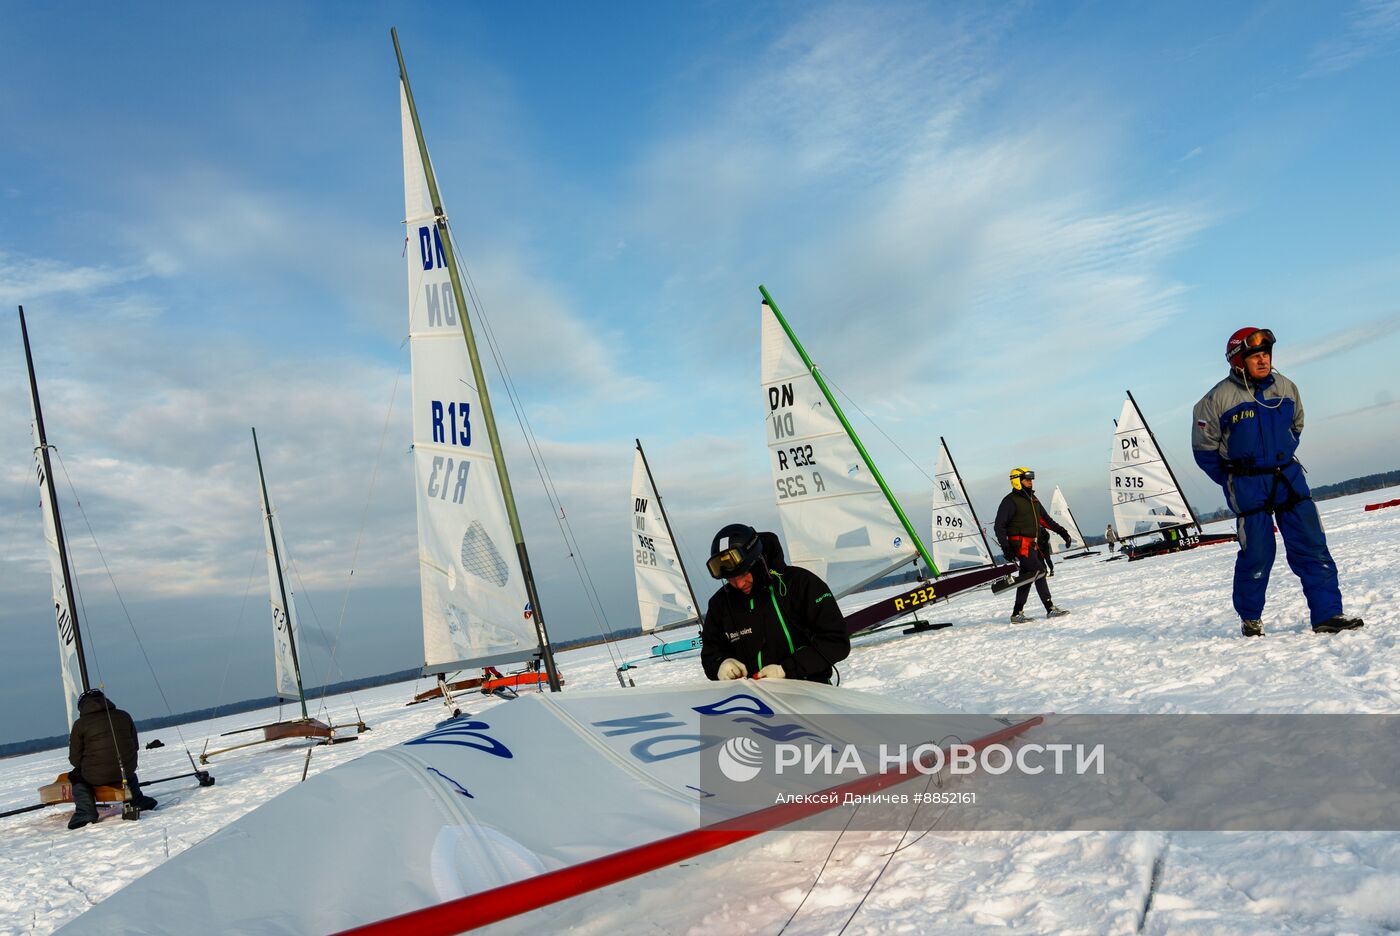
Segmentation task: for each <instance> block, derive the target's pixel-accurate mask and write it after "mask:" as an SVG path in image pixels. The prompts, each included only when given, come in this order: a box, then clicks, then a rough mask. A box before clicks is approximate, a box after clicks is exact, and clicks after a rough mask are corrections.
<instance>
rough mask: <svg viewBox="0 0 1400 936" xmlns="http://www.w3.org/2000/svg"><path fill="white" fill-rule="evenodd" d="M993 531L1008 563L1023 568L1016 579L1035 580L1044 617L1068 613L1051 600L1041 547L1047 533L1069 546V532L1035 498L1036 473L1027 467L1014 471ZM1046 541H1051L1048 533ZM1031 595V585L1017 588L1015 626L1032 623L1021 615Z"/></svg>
mask: <svg viewBox="0 0 1400 936" xmlns="http://www.w3.org/2000/svg"><path fill="white" fill-rule="evenodd" d="M992 529H993V531H995V533H996V537H997V543H999V544H1000V545H1001V551H1002V552H1003V553H1005V554H1006V559H1007V561H1008V562H1015V563H1018V564H1019V565H1020V567H1021V569H1020V574H1019V575H1018V576H1017V578H1020V579H1030V578H1034V579H1035V592H1036V594H1037V595H1039V596H1040V603H1041V604H1043V605H1045V616H1046V617H1048V618H1052V617H1060V616H1062V615H1065V614H1069V612H1068V611H1066V610H1064V609H1063V608H1057V607H1055V603H1054V602H1053V601H1051V600H1050V585H1049V583H1047V582H1046V581H1045V576H1044V575H1042V574H1041V573H1043V572H1045V571H1047V570H1046V565H1045V557H1044V554H1043V552H1042V548H1043V547H1042V546H1041V545H1040V537H1041V534H1042V533H1046V532H1047V531H1048V533H1055V534H1058V535H1059V536H1060V538H1061V539H1063V540H1064V541H1065V545H1066V546H1068V545H1069V544H1070V537H1069V531H1068V530H1066V529H1065V528H1064V527H1062V526H1060V525H1059V524H1058V523H1056V522H1055V520H1054V518H1052V517H1050V516H1049V515H1048V514H1047V512H1046V510H1045V507H1044V506H1043V505H1042V504H1041V503H1040V501H1039V500H1038V499H1037V498H1036V496H1035V472H1034V471H1031V470H1030V469H1029V468H1025V467H1021V468H1012V469H1011V493H1010V494H1007V495H1006V496H1005V497H1003V498H1002V500H1001V506H1000V507H998V508H997V519H996V522H995V523H994V524H992ZM1046 542H1047V543H1048V542H1049V536H1048V534H1047V536H1046ZM1030 594H1031V583H1030V582H1026V584H1024V585H1022V586H1021V587H1020V588H1018V589H1016V605H1015V607H1014V608H1012V610H1011V623H1012V624H1026V623H1028V622H1029V621H1030V618H1028V617H1026V616H1025V615H1024V614H1023V613H1022V611H1024V610H1025V607H1026V599H1027V598H1029V597H1030Z"/></svg>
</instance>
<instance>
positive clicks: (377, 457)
mask: <svg viewBox="0 0 1400 936" xmlns="http://www.w3.org/2000/svg"><path fill="white" fill-rule="evenodd" d="M405 249H407V248H406V247H405ZM407 346H408V339H407V338H405V339H404V341H403V344H401V345H400V346H399V357H400V359H402V358H403V351H404V348H406V347H407ZM410 366H411V365H410ZM402 380H403V366H402V364H400V366H399V367H398V369H397V372H396V373H395V374H394V388H393V390H391V391H390V393H389V407H388V409H387V410H385V412H384V425H383V427H382V428H381V429H380V430H379V446H378V448H377V449H376V450H375V453H374V470H373V471H372V472H370V478H369V490H368V491H367V492H365V503H364V506H363V507H361V508H360V529H359V531H358V532H357V533H356V534H355V548H354V549H353V550H352V551H351V553H350V574H349V575H348V576H347V577H346V580H345V597H344V598H343V599H342V600H341V602H340V620H339V622H337V623H336V626H335V640H334V642H332V644H331V652H330V657H329V659H328V660H327V661H326V669H325V671H324V672H325V675H324V676H323V677H322V678H321V711H324V710H325V705H326V689H327V687H328V686H329V685H330V674H331V667H332V666H336V665H337V664H336V653H337V652H338V650H339V648H340V635H341V632H342V631H343V629H344V627H345V614H346V612H347V610H348V609H349V607H350V589H351V587H352V586H353V585H354V584H355V563H356V562H358V561H359V558H360V543H361V541H362V540H363V539H364V535H365V523H366V522H367V521H368V519H369V505H370V500H371V499H372V498H373V497H374V486H375V484H377V483H378V481H379V465H380V462H381V460H382V459H383V456H384V440H385V439H387V438H388V435H389V421H390V420H391V419H392V418H393V415H394V403H395V401H396V400H397V399H398V395H399V383H400V381H402ZM298 578H300V573H298ZM315 613H316V612H315V609H314V608H313V609H312V616H313V617H315ZM318 626H319V622H318ZM323 636H324V635H323ZM337 668H338V666H337ZM350 697H351V703H352V704H353V705H354V706H355V717H356V718H360V707H359V703H358V702H357V701H355V697H354V694H353V693H351V694H350Z"/></svg>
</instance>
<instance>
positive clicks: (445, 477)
mask: <svg viewBox="0 0 1400 936" xmlns="http://www.w3.org/2000/svg"><path fill="white" fill-rule="evenodd" d="M395 42H396V43H397V39H396V40H395ZM399 103H400V115H401V123H402V133H403V158H404V217H405V219H406V221H405V228H406V250H405V257H406V266H407V274H408V277H407V280H408V310H409V322H408V326H409V327H408V334H409V356H410V367H411V369H412V397H413V463H414V489H415V501H416V505H417V514H418V556H419V585H420V592H421V595H422V612H423V654H424V655H423V672H424V673H425V674H432V673H441V672H450V671H453V670H456V669H465V668H469V667H472V666H488V665H494V664H495V663H499V662H512V661H516V660H522V659H529V658H530V657H532V656H537V655H539V654H540V653H541V652H542V649H543V647H544V646H545V644H546V640H545V638H544V637H543V634H542V630H541V628H540V627H538V626H537V624H538V621H537V614H536V611H537V608H538V602H536V601H534V600H533V594H532V586H531V584H530V582H529V581H528V577H527V575H526V573H525V568H524V567H523V564H522V560H523V539H522V537H521V536H520V535H519V524H518V521H517V519H516V517H515V516H514V512H513V511H512V510H511V509H510V507H509V505H508V503H507V497H508V492H509V489H508V484H509V481H508V476H507V475H506V473H505V469H504V465H503V462H502V460H501V458H500V453H499V439H498V437H497V434H496V431H495V423H494V419H493V418H492V417H491V414H490V407H489V396H488V394H487V392H486V388H485V387H484V385H483V384H484V380H483V379H482V376H481V371H480V365H479V362H478V361H476V360H475V359H474V355H473V354H472V351H473V348H472V347H471V344H470V342H471V338H470V327H469V325H468V323H467V321H466V314H467V307H466V304H465V297H464V296H463V295H462V294H461V287H460V277H459V276H458V274H457V271H456V268H455V265H454V264H455V257H454V251H453V245H452V243H451V234H450V232H449V231H448V229H447V225H446V218H445V217H444V215H443V213H442V210H441V200H440V194H439V193H438V192H437V186H436V181H435V180H434V179H432V178H431V177H430V176H429V174H428V173H429V172H430V171H431V166H432V162H431V159H430V158H429V156H428V153H427V146H426V144H425V143H423V139H422V134H421V128H420V127H419V125H418V122H417V119H416V115H415V114H414V112H413V107H412V98H411V92H410V90H409V88H408V83H407V78H406V77H405V76H403V75H401V78H400V82H399ZM464 338H465V341H464ZM482 430H485V431H482ZM547 665H548V666H549V668H550V670H551V671H552V668H553V664H552V661H547Z"/></svg>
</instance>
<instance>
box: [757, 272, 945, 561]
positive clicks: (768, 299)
mask: <svg viewBox="0 0 1400 936" xmlns="http://www.w3.org/2000/svg"><path fill="white" fill-rule="evenodd" d="M758 291H759V292H760V293H762V294H763V301H764V303H765V304H767V306H768V308H770V309H772V310H773V317H774V318H776V319H777V320H778V324H779V325H781V326H783V331H784V332H786V333H787V336H788V340H789V341H791V342H792V346H793V347H794V348H796V349H797V353H798V354H799V355H801V356H802V363H803V364H806V365H807V370H809V371H810V372H811V374H812V379H813V380H815V381H816V382H817V386H818V387H819V388H821V391H822V396H824V397H826V402H827V405H828V406H830V407H831V411H832V412H833V413H835V414H836V418H837V419H839V420H841V425H842V426H843V427H844V428H845V430H846V435H848V436H850V438H851V442H852V443H853V444H854V445H855V447H856V451H857V452H859V453H860V457H861V460H862V461H864V462H865V467H866V468H867V469H868V470H869V471H870V474H871V476H872V477H873V478H874V479H875V483H876V484H878V485H879V486H880V490H881V491H882V492H883V493H884V495H885V500H887V501H889V503H890V507H891V508H893V509H894V513H895V516H897V517H899V522H900V524H901V525H902V526H903V527H904V532H905V533H908V534H909V538H910V539H911V540H913V542H914V546H915V548H916V549H918V551H919V556H920V557H921V558H922V559H923V560H924V564H925V565H927V566H928V570H929V572H931V573H932V574H933V577H934V578H937V577H938V576H939V575H940V574H941V573H940V572H939V571H938V566H936V565H934V562H933V557H932V556H930V555H929V554H928V550H927V549H926V548H924V541H923V540H921V539H919V534H918V533H915V532H914V525H913V524H912V523H910V522H909V518H908V517H906V516H905V515H904V508H903V507H901V506H899V501H897V500H895V496H894V494H893V493H892V492H891V491H890V488H889V485H887V484H885V479H884V477H883V476H881V474H880V469H879V468H876V467H875V463H874V462H873V461H871V459H870V453H869V452H867V451H866V450H865V446H864V445H862V444H861V441H860V438H859V437H858V436H857V435H856V431H855V430H854V429H852V428H851V424H850V422H848V421H847V419H846V414H845V413H843V412H842V411H841V405H840V404H839V403H837V402H836V398H835V397H834V396H832V395H831V390H830V388H828V387H827V385H826V381H825V380H823V379H822V375H821V371H820V370H819V369H818V368H817V365H815V364H813V363H812V359H811V358H810V357H808V356H807V350H806V349H805V348H803V347H802V342H800V341H798V340H797V336H796V335H795V334H793V331H792V327H791V326H789V325H788V323H787V319H785V318H783V313H781V312H779V311H778V304H777V303H776V302H774V301H773V297H772V296H770V295H768V290H767V289H766V288H764V287H763V285H762V284H760V285H759V287H758ZM968 503H969V504H971V501H969V502H968Z"/></svg>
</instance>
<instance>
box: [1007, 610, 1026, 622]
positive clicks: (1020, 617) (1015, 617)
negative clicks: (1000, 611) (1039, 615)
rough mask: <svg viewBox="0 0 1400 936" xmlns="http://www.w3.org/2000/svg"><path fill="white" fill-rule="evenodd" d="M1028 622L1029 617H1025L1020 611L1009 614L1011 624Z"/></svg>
mask: <svg viewBox="0 0 1400 936" xmlns="http://www.w3.org/2000/svg"><path fill="white" fill-rule="evenodd" d="M1030 622H1031V619H1030V618H1028V617H1026V616H1025V615H1024V614H1022V613H1021V612H1020V611H1017V612H1016V613H1015V614H1013V615H1011V623H1012V624H1029V623H1030Z"/></svg>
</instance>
